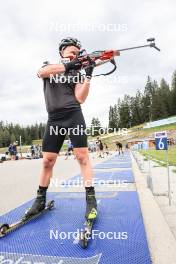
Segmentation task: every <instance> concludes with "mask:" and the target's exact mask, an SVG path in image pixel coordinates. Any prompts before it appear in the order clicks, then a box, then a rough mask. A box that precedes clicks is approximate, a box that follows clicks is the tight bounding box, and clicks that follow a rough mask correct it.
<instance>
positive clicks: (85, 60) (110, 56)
mask: <svg viewBox="0 0 176 264" xmlns="http://www.w3.org/2000/svg"><path fill="white" fill-rule="evenodd" d="M147 42H149V44H146V45H142V46H135V47H130V48H125V49H119V50H98V51H94V52H92V53H90V54H87V53H86V50H81V51H80V53H79V55H78V59H79V60H80V61H81V63H82V65H83V68H85V67H87V66H88V65H90V61H93V62H94V63H95V66H99V65H102V64H105V63H107V62H110V63H112V64H113V66H114V68H113V69H112V70H111V71H110V72H107V73H102V74H97V75H94V77H95V76H100V75H104V76H106V75H109V74H112V73H113V72H114V71H115V70H116V68H117V65H116V62H115V59H114V57H116V56H120V52H123V51H127V50H133V49H140V48H146V47H150V48H154V49H156V50H158V51H160V49H159V48H158V47H157V46H156V45H155V39H154V38H149V39H147Z"/></svg>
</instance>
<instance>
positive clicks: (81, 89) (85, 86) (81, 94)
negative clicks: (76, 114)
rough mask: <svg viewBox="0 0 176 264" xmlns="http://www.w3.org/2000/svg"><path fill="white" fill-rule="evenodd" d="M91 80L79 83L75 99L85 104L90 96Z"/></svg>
mask: <svg viewBox="0 0 176 264" xmlns="http://www.w3.org/2000/svg"><path fill="white" fill-rule="evenodd" d="M89 89H90V79H88V78H86V79H85V80H84V82H83V83H77V84H76V86H75V97H76V100H77V101H78V102H79V103H80V104H83V103H84V102H85V100H86V98H87V96H88V94H89Z"/></svg>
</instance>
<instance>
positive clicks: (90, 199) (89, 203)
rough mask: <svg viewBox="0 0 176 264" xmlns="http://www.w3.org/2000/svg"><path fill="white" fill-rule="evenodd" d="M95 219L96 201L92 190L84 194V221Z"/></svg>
mask: <svg viewBox="0 0 176 264" xmlns="http://www.w3.org/2000/svg"><path fill="white" fill-rule="evenodd" d="M96 217H97V201H96V198H95V191H94V189H93V190H91V191H88V192H86V214H85V218H86V220H95V219H96Z"/></svg>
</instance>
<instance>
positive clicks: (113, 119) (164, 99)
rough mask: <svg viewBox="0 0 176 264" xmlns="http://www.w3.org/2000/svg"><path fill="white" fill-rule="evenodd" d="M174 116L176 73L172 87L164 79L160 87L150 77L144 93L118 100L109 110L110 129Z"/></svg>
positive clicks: (175, 112) (175, 113)
mask: <svg viewBox="0 0 176 264" xmlns="http://www.w3.org/2000/svg"><path fill="white" fill-rule="evenodd" d="M172 115H176V71H175V72H174V73H173V77H172V84H171V87H169V84H168V83H167V82H166V81H165V80H164V79H162V80H161V82H160V85H158V83H157V82H156V81H155V80H154V81H152V79H151V78H150V76H148V78H147V82H146V85H145V87H144V91H143V92H140V91H137V93H136V95H135V96H129V95H125V96H124V98H123V99H121V100H120V99H118V102H117V104H115V105H114V106H110V109H109V127H112V128H129V127H131V126H137V125H140V124H143V123H145V122H149V121H155V120H158V119H162V118H166V117H169V116H172Z"/></svg>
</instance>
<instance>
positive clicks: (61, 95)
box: [43, 65, 82, 114]
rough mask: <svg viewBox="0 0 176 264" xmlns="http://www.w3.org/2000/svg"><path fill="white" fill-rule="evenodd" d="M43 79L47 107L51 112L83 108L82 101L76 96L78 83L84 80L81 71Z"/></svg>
mask: <svg viewBox="0 0 176 264" xmlns="http://www.w3.org/2000/svg"><path fill="white" fill-rule="evenodd" d="M45 66H46V65H45ZM43 81H44V96H45V103H46V109H47V112H48V113H49V114H50V113H55V112H56V113H57V112H60V111H64V110H69V109H73V108H81V107H80V103H79V102H78V101H77V100H76V98H75V86H76V83H81V81H82V79H81V74H80V73H79V72H77V71H72V72H70V73H69V74H60V75H56V76H53V78H46V79H43Z"/></svg>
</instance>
